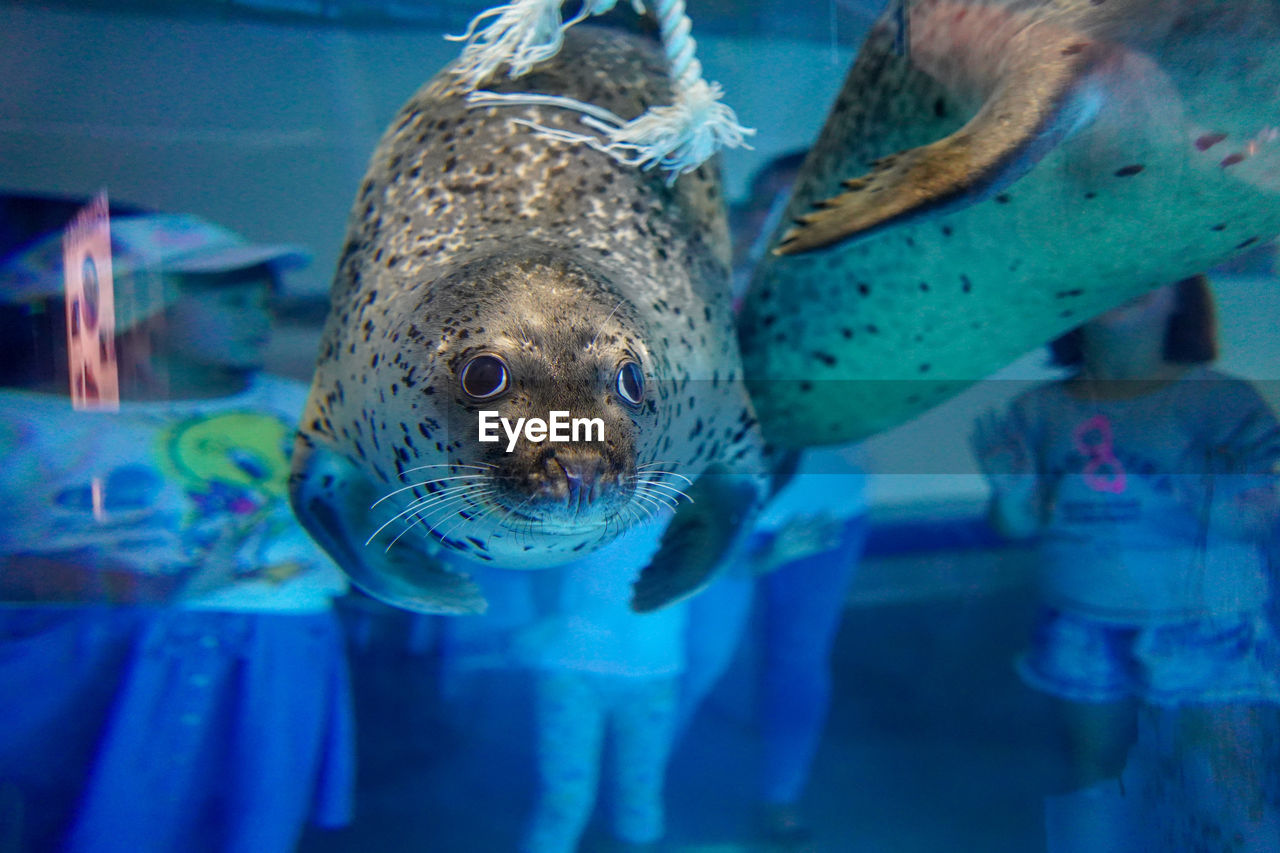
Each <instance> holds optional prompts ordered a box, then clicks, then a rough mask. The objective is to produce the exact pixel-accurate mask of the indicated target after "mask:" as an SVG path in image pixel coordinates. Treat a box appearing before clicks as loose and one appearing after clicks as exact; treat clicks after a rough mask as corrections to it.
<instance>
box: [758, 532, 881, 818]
mask: <svg viewBox="0 0 1280 853" xmlns="http://www.w3.org/2000/svg"><path fill="white" fill-rule="evenodd" d="M865 538H866V522H865V519H854V520H852V521H850V522H849V524H848V525H847V526H846V528H845V531H844V534H843V536H842V539H841V543H840V545H839V547H837V548H836V549H834V550H831V551H827V552H824V553H822V554H817V555H814V556H812V557H807V558H805V559H803V560H798V561H796V562H794V563H790V564H788V565H786V566H783V567H782V568H780V569H778V570H777V571H775V572H772V573H770V574H768V575H766V576H765V577H764V578H763V580H762V581H761V585H762V586H763V595H764V618H765V635H764V636H765V639H764V649H763V650H762V661H761V663H762V668H763V672H762V680H763V689H762V691H761V697H760V709H761V721H760V723H761V730H762V734H763V738H764V745H763V764H764V768H763V771H764V772H763V778H762V780H761V781H762V791H761V794H762V798H763V800H764V801H765V802H766V803H774V804H793V803H795V802H796V801H797V800H798V799H799V798H800V794H801V792H802V791H803V788H804V785H805V782H806V781H807V780H808V776H809V769H810V765H811V764H812V762H813V757H814V753H815V752H816V750H817V748H818V742H819V740H820V738H821V736H822V726H823V723H824V722H825V720H826V714H827V705H828V703H829V701H830V697H831V672H830V664H829V658H830V652H831V645H832V643H833V642H834V640H835V635H836V629H837V628H838V627H839V624H840V616H841V614H842V612H843V609H844V600H845V595H846V592H847V590H848V587H849V582H850V581H851V579H852V578H853V573H854V570H855V566H856V564H857V560H858V556H859V554H860V553H861V551H862V544H863V541H864V540H865Z"/></svg>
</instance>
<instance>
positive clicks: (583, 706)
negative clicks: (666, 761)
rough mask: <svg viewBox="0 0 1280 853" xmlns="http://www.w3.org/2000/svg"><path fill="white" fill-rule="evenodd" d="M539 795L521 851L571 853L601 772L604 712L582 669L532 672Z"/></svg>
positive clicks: (525, 852) (593, 797)
mask: <svg viewBox="0 0 1280 853" xmlns="http://www.w3.org/2000/svg"><path fill="white" fill-rule="evenodd" d="M535 689H536V698H535V702H536V717H537V739H538V740H537V762H538V782H539V787H538V797H537V802H536V804H535V806H534V812H533V818H532V820H531V822H530V825H529V829H528V831H527V833H526V835H525V837H524V839H523V841H522V843H521V847H520V849H521V851H522V853H572V851H574V850H576V849H577V846H578V839H579V838H581V836H582V832H583V830H584V829H585V828H586V826H587V820H588V819H589V818H590V817H591V809H592V808H593V806H594V805H595V798H596V786H597V784H598V780H599V775H600V747H601V742H602V740H603V735H604V715H603V707H602V702H601V697H600V692H599V690H598V689H597V685H595V684H593V683H592V676H590V675H586V674H583V673H575V672H564V671H554V670H551V671H546V672H539V673H538V674H537V686H536V688H535Z"/></svg>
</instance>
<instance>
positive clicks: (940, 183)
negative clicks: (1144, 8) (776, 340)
mask: <svg viewBox="0 0 1280 853" xmlns="http://www.w3.org/2000/svg"><path fill="white" fill-rule="evenodd" d="M1106 52H1107V51H1106V50H1105V48H1104V47H1103V46H1101V45H1099V44H1096V43H1090V42H1086V41H1083V40H1081V37H1080V36H1079V35H1071V36H1068V35H1066V34H1064V35H1063V36H1061V37H1060V38H1058V39H1056V40H1054V41H1053V43H1052V44H1043V43H1038V44H1037V45H1036V49H1035V50H1034V51H1028V52H1027V55H1026V56H1025V57H1024V58H1023V59H1022V61H1019V62H1014V63H1010V67H1009V68H1008V70H1007V71H1006V73H1005V74H1004V75H1003V77H1002V79H1001V82H1000V83H999V85H998V86H997V87H996V89H995V90H994V91H993V92H992V93H991V94H990V96H988V97H987V99H986V101H985V102H984V103H983V105H982V108H981V109H980V110H979V111H978V113H977V115H975V116H974V117H973V118H972V119H971V120H970V121H969V122H968V123H967V124H965V125H964V126H963V127H961V128H960V129H959V130H957V131H956V132H955V133H952V134H951V135H950V136H947V137H945V138H944V139H940V140H938V141H937V142H933V143H930V144H928V145H923V146H921V147H919V148H911V149H909V150H906V151H901V152H899V153H897V154H892V155H890V156H888V157H883V158H881V159H879V160H876V161H875V162H874V163H872V167H873V168H872V170H871V171H870V172H868V173H867V174H865V175H862V176H860V177H857V178H854V179H852V180H848V181H845V182H844V187H845V192H843V193H841V194H840V195H837V196H835V197H833V198H828V199H826V200H824V201H821V202H818V203H817V204H816V205H815V207H816V208H817V210H815V211H814V212H812V213H809V214H806V215H804V216H802V217H800V218H799V219H797V220H796V222H797V225H798V227H796V228H794V229H792V230H790V231H789V232H787V233H786V234H785V235H784V236H783V238H782V240H781V242H780V243H779V245H778V247H777V248H776V249H775V250H774V251H775V252H776V253H777V254H780V255H793V254H799V253H802V252H809V251H813V250H815V249H821V248H824V247H826V246H830V245H832V244H834V243H838V242H840V241H842V240H847V239H849V238H851V237H855V236H864V235H867V234H870V233H873V232H875V231H876V230H878V229H880V228H884V227H886V226H889V225H895V224H899V223H901V222H904V221H907V220H910V219H914V218H917V217H920V216H925V215H933V214H938V213H944V212H947V211H948V210H954V209H957V208H961V207H966V206H968V205H971V204H974V203H976V202H979V201H982V200H983V199H985V198H989V197H991V196H993V195H996V194H997V193H999V192H1000V191H1001V190H1003V189H1004V188H1005V187H1007V186H1009V185H1010V184H1012V183H1013V182H1014V181H1016V180H1017V179H1018V178H1020V177H1022V176H1023V175H1025V174H1026V173H1027V172H1029V171H1030V170H1031V168H1032V167H1033V166H1035V164H1036V163H1038V162H1039V161H1040V160H1041V159H1042V158H1043V157H1044V156H1045V155H1046V154H1048V153H1049V152H1050V151H1052V150H1053V149H1054V148H1055V147H1056V146H1057V145H1058V144H1059V143H1060V142H1062V140H1064V139H1066V138H1067V137H1068V136H1070V135H1071V134H1072V133H1074V132H1075V131H1077V130H1079V129H1080V128H1081V127H1083V126H1084V125H1086V124H1087V123H1088V122H1090V121H1091V120H1092V119H1093V117H1094V116H1095V115H1096V114H1097V111H1098V108H1099V106H1100V105H1101V97H1102V96H1101V91H1100V90H1101V87H1100V85H1099V84H1098V81H1097V79H1096V75H1095V72H1096V70H1097V69H1098V67H1099V65H1100V63H1101V60H1102V58H1103V57H1104V56H1105V54H1106Z"/></svg>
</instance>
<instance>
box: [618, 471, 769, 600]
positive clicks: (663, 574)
mask: <svg viewBox="0 0 1280 853" xmlns="http://www.w3.org/2000/svg"><path fill="white" fill-rule="evenodd" d="M689 497H690V498H691V499H692V500H691V502H690V503H687V504H684V505H683V506H681V507H680V509H679V510H677V511H676V514H675V517H674V518H672V520H671V524H670V525H669V526H668V527H667V530H666V532H665V533H664V534H663V536H662V544H661V545H660V546H659V547H658V552H657V553H656V554H655V555H654V557H653V560H652V561H650V563H649V565H648V566H646V567H645V568H644V570H643V571H642V572H641V573H640V578H639V579H638V580H637V581H636V583H635V586H634V588H633V589H632V596H631V609H632V610H635V611H636V612H638V613H647V612H649V611H651V610H657V609H659V608H661V607H665V606H666V605H668V604H672V603H674V602H676V601H679V600H681V599H683V598H687V597H688V596H690V595H693V594H694V593H695V592H697V591H698V590H700V589H702V587H704V586H705V585H706V584H707V583H709V582H710V581H711V578H712V576H713V575H714V574H715V572H716V569H718V568H719V567H720V566H721V565H722V564H723V563H724V561H725V559H726V558H727V557H728V555H729V553H730V549H731V548H732V546H733V544H734V542H735V540H736V539H737V537H738V536H739V534H740V533H741V532H742V530H743V527H744V524H745V523H746V522H747V521H748V520H749V519H750V518H751V516H752V515H753V511H754V509H755V508H756V506H757V504H758V502H759V499H760V482H759V480H758V479H757V478H754V477H749V476H744V475H740V474H736V475H735V474H729V473H727V472H725V470H724V469H723V468H719V467H716V468H713V469H710V470H709V471H708V472H707V473H704V474H703V475H702V476H701V477H699V478H698V480H697V481H696V482H695V483H694V484H693V485H692V486H690V487H689Z"/></svg>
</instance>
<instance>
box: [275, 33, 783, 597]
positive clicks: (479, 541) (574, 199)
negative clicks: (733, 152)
mask: <svg viewBox="0 0 1280 853" xmlns="http://www.w3.org/2000/svg"><path fill="white" fill-rule="evenodd" d="M486 88H489V89H492V90H494V91H498V92H515V91H530V92H536V93H540V94H550V95H564V96H567V97H571V98H575V99H578V100H581V101H585V102H588V103H592V104H595V105H598V106H601V107H604V108H606V109H609V110H612V111H613V112H615V113H616V114H618V115H620V116H622V117H624V118H629V117H633V116H636V115H639V114H640V113H641V112H643V111H644V110H645V109H647V108H648V107H649V106H650V105H653V104H663V103H667V102H668V100H669V98H670V88H669V84H668V79H667V72H666V63H665V60H664V59H663V57H662V55H661V53H660V52H659V51H658V50H657V47H656V45H655V44H651V43H650V42H649V41H648V40H646V39H645V38H643V37H641V36H639V35H634V34H631V33H627V32H623V31H619V30H617V29H609V28H599V27H591V26H580V27H576V28H574V29H573V30H571V31H569V32H568V33H567V34H566V37H565V43H564V46H563V47H562V48H561V50H560V52H559V53H558V54H557V56H556V57H555V58H554V59H552V60H549V61H548V62H546V63H544V64H542V65H540V66H538V67H536V68H535V69H534V71H533V72H532V73H529V74H527V75H525V76H523V77H521V78H519V79H517V80H507V79H505V78H504V79H497V78H495V79H493V80H491V81H490V82H489V83H488V85H487V86H486ZM463 95H464V93H463V91H462V88H461V86H460V85H459V83H458V81H457V80H456V78H455V76H454V75H453V74H452V73H451V71H450V70H449V69H448V68H446V69H445V70H444V71H443V72H442V73H440V74H439V75H437V76H436V77H435V78H433V79H432V80H431V81H429V82H428V83H427V84H426V85H425V86H424V87H423V88H422V89H421V90H420V91H419V92H417V93H416V94H415V95H414V96H413V97H412V98H410V99H409V101H408V103H406V104H405V106H404V107H403V108H402V109H401V110H400V112H399V114H398V116H397V117H396V118H395V119H394V121H393V123H392V125H391V127H390V129H389V130H388V131H387V132H386V134H385V136H384V137H383V139H382V141H381V142H380V144H379V145H378V148H377V150H376V151H375V153H374V155H373V158H372V163H371V165H370V167H369V171H368V174H367V175H366V177H365V179H364V182H363V183H362V185H361V186H360V189H359V193H358V197H357V199H356V202H355V206H354V209H353V211H352V214H351V218H350V222H349V227H348V234H347V238H346V245H345V249H344V251H343V252H342V255H341V260H340V262H339V265H338V270H337V274H336V277H335V281H334V285H333V290H332V307H331V312H330V315H329V318H328V320H327V324H326V326H325V330H324V333H323V337H322V342H321V347H320V354H319V359H318V364H317V367H316V373H315V378H314V382H313V384H312V390H311V395H310V399H309V401H308V403H307V408H306V411H305V414H304V416H303V419H302V424H301V429H300V431H299V435H298V438H297V442H296V447H295V454H294V462H293V478H292V484H291V499H292V502H293V505H294V508H295V511H296V513H297V515H298V517H299V519H300V520H301V521H302V523H303V524H304V526H305V527H306V528H307V530H308V531H309V532H310V533H311V534H312V536H313V537H314V538H315V539H316V540H317V541H318V542H320V543H321V545H323V546H324V547H325V548H326V549H327V550H328V552H329V553H330V554H331V555H332V556H333V557H334V559H335V560H336V562H337V563H338V564H339V565H340V566H341V567H342V568H343V569H344V570H345V571H346V572H347V573H348V574H349V575H350V577H351V578H352V580H353V581H355V583H356V584H357V585H359V586H360V587H362V588H363V589H364V590H365V591H367V592H369V593H371V594H373V595H374V596H376V597H378V598H381V599H384V600H386V601H389V602H391V603H393V604H396V605H399V606H402V607H406V608H410V609H414V610H420V611H424V612H435V613H468V612H477V611H479V610H482V609H483V607H484V601H483V598H482V597H481V595H480V593H479V590H478V589H477V587H476V585H475V584H474V582H473V581H471V580H470V579H469V578H468V577H467V576H466V574H465V573H464V571H458V569H459V568H461V567H464V566H465V565H466V564H467V563H468V562H471V563H488V564H492V565H496V566H500V567H503V568H512V569H529V568H541V567H546V566H552V565H555V564H558V563H564V562H567V561H569V560H571V559H575V558H577V557H580V556H582V555H585V554H588V553H590V552H591V551H592V550H593V549H595V548H597V547H599V546H601V545H603V544H605V543H607V542H609V541H610V540H611V539H613V538H614V537H615V536H616V535H617V534H618V533H619V531H620V530H623V529H625V528H626V527H628V526H629V525H631V524H633V523H635V522H637V521H639V520H642V519H645V518H648V517H650V516H657V515H659V514H665V513H667V512H669V511H670V510H671V508H673V507H674V505H675V504H677V503H681V504H682V505H681V507H680V509H679V511H677V512H676V513H675V519H674V521H672V523H671V525H670V527H669V528H668V531H667V538H666V540H665V541H664V544H663V546H662V549H661V550H660V551H659V552H658V555H657V557H656V558H655V559H654V561H653V564H652V565H651V566H650V567H649V568H648V569H646V570H645V571H644V572H643V573H642V575H641V577H640V580H639V581H638V582H637V584H636V588H635V594H634V599H633V606H635V607H636V609H638V610H647V609H653V608H656V607H659V606H661V605H663V604H665V603H666V602H668V601H671V600H673V599H676V598H679V597H682V596H684V595H687V594H689V593H690V592H691V591H693V590H694V589H696V588H698V587H699V586H700V585H701V584H703V583H704V582H705V581H706V580H707V578H708V575H709V573H710V572H711V571H712V568H713V566H715V565H716V563H717V561H718V559H719V557H720V555H721V552H722V551H723V549H724V547H726V545H727V543H728V542H729V541H730V539H731V538H732V536H733V535H734V531H735V530H736V528H737V526H738V522H739V521H741V519H742V518H743V517H744V516H745V514H746V513H748V512H749V511H750V508H751V507H752V506H753V505H754V504H755V503H756V502H757V492H758V490H759V488H760V487H761V478H760V477H759V475H758V472H759V471H760V470H761V469H760V452H761V442H760V436H759V430H758V428H757V426H756V423H755V419H754V415H753V412H752V408H751V406H750V403H749V402H748V399H747V396H746V391H745V387H744V385H743V383H742V368H741V364H740V357H739V353H738V349H737V344H736V339H735V334H734V327H733V321H732V314H731V307H730V298H729V287H728V262H729V251H728V237H727V228H726V224H725V216H724V204H723V200H722V197H721V190H720V183H719V178H718V173H717V169H716V167H715V166H714V165H707V166H703V167H701V168H699V169H698V170H697V171H696V172H693V173H690V174H687V175H685V176H683V177H681V178H680V179H679V180H678V181H676V182H675V183H674V184H673V185H668V184H667V182H666V181H665V180H664V176H662V175H661V174H657V173H654V172H644V171H640V170H638V169H635V168H633V167H630V166H626V165H623V164H620V163H618V162H617V161H615V160H614V159H612V158H610V157H608V156H606V155H604V154H601V153H599V152H597V151H594V150H591V149H590V148H588V147H586V146H582V145H572V144H565V143H563V142H557V141H551V140H548V139H545V138H543V137H542V136H539V135H537V134H534V133H532V132H530V130H529V128H528V127H527V126H525V125H524V124H522V123H521V122H522V121H532V122H535V123H537V124H539V125H541V126H543V127H547V128H572V129H575V130H578V129H580V128H581V125H580V124H579V123H578V118H577V114H576V113H573V112H570V111H567V110H561V109H557V108H554V107H549V106H522V107H504V108H497V107H484V108H469V107H468V106H467V105H466V104H465V103H464V100H463ZM484 412H490V413H492V414H491V415H486V416H484V417H486V418H488V419H489V420H487V421H486V423H489V424H493V423H496V418H499V417H500V418H505V419H506V420H507V423H508V425H510V424H519V423H521V421H520V419H521V418H524V419H526V420H525V423H528V422H530V421H531V420H532V419H538V420H541V421H543V422H544V424H545V423H546V422H547V421H548V420H549V419H550V418H551V416H552V413H556V412H560V413H563V417H564V418H565V419H566V421H577V420H582V421H584V422H586V423H588V425H590V424H591V423H594V422H596V421H598V422H599V425H600V427H601V432H602V435H599V434H593V433H591V432H589V431H584V432H583V433H581V434H578V435H577V436H573V435H568V434H567V433H566V436H564V437H568V438H569V439H570V440H568V441H563V442H558V443H553V442H551V441H550V440H542V441H537V440H532V439H536V438H538V437H543V438H546V437H547V436H546V431H547V427H546V426H544V427H543V431H542V432H541V433H538V434H536V435H534V434H530V433H528V432H525V433H522V437H520V438H519V439H517V440H515V441H514V442H513V441H509V440H508V439H507V436H506V435H505V434H504V433H497V434H498V435H499V438H500V440H498V441H490V442H485V441H481V440H480V432H481V426H482V424H481V417H482V413H484ZM495 429H496V428H495ZM566 429H567V427H566ZM490 434H494V431H493V430H490ZM508 451H510V452H508ZM686 496H688V497H692V498H694V499H695V500H694V502H693V503H692V504H690V503H688V502H685V501H684V498H685V497H686ZM397 539H398V541H396V540H397ZM393 541H395V545H394V547H390V548H388V547H387V546H388V545H389V544H390V543H391V542H393Z"/></svg>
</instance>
